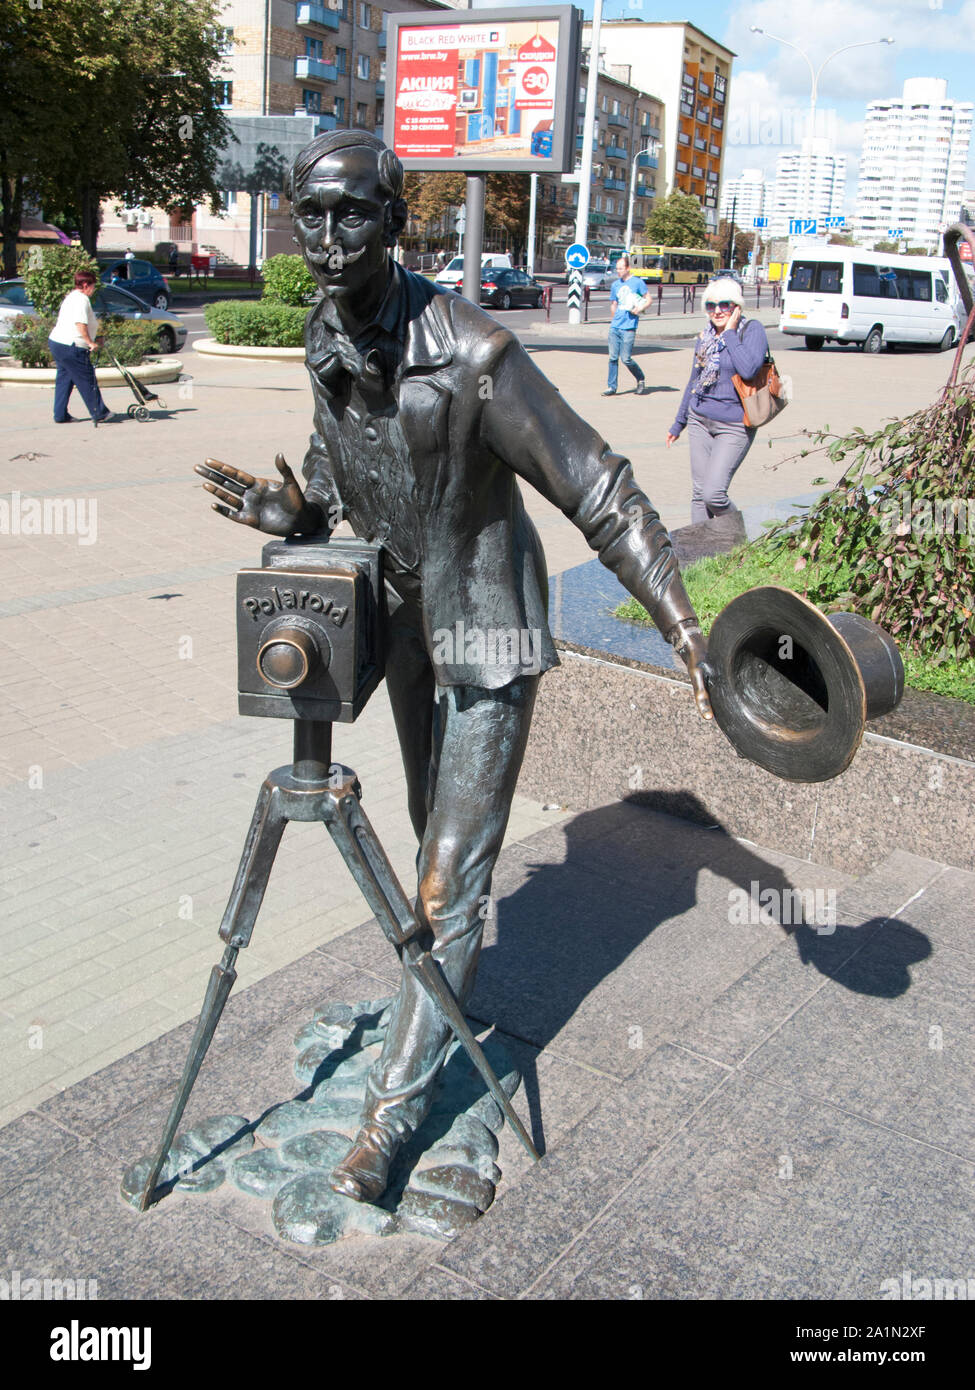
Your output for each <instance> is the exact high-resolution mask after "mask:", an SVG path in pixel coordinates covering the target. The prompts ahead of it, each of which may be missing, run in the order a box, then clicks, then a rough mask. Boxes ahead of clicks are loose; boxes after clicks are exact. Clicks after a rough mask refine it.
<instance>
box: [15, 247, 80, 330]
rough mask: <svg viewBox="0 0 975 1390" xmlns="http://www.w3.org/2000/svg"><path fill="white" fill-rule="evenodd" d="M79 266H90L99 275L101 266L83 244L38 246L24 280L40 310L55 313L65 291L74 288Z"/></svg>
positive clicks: (40, 311)
mask: <svg viewBox="0 0 975 1390" xmlns="http://www.w3.org/2000/svg"><path fill="white" fill-rule="evenodd" d="M79 270H90V271H92V272H94V274H95V276H96V278H97V275H98V267H97V265H96V264H95V262H94V260H93V259H92V258H91V256H89V254H88V252H87V251H85V250H83V249H82V247H80V246H44V247H40V246H36V247H34V248H33V250H32V251H31V253H30V256H29V257H28V262H27V268H26V270H25V271H24V284H25V285H26V286H27V293H28V294H29V295H30V299H31V303H32V304H33V305H34V308H35V309H36V310H37V312H38V313H39V314H56V313H57V312H58V310H59V309H60V307H61V301H62V299H64V296H65V295H66V294H69V293H70V292H71V290H73V289H74V277H75V274H76V272H77V271H79Z"/></svg>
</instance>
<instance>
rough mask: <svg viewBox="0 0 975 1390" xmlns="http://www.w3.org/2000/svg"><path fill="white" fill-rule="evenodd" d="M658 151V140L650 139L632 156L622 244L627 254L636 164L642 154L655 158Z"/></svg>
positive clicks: (634, 192)
mask: <svg viewBox="0 0 975 1390" xmlns="http://www.w3.org/2000/svg"><path fill="white" fill-rule="evenodd" d="M659 153H660V142H659V141H658V140H651V141H650V142H649V144H648V145H647V147H646V149H643V150H641V151H640V153H639V154H638V155H637V156H636V157H635V158H634V160H633V162H632V164H631V166H630V205H629V207H628V208H627V211H626V242H625V246H624V250H625V251H626V253H627V254H629V251H630V243H631V241H632V239H633V199H634V197H635V195H636V171H637V165H638V164H639V163H640V160H641V159H643V157H644V155H649V156H650V158H651V159H655V158H656V157H657V155H658V154H659Z"/></svg>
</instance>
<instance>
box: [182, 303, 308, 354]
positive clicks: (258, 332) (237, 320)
mask: <svg viewBox="0 0 975 1390" xmlns="http://www.w3.org/2000/svg"><path fill="white" fill-rule="evenodd" d="M203 312H204V315H205V317H206V321H207V328H208V329H209V331H210V334H211V336H212V337H213V338H214V339H215V340H216V341H217V342H218V343H228V344H233V345H234V346H237V347H302V346H303V344H304V341H305V319H306V318H307V317H308V310H307V309H304V308H293V307H292V306H291V305H288V304H279V303H277V302H275V301H274V300H266V299H262V300H260V301H259V302H258V303H254V302H253V301H244V302H243V303H240V302H234V301H233V300H227V299H224V300H221V301H220V302H219V303H217V304H208V305H207V306H206V308H205V309H204V311H203Z"/></svg>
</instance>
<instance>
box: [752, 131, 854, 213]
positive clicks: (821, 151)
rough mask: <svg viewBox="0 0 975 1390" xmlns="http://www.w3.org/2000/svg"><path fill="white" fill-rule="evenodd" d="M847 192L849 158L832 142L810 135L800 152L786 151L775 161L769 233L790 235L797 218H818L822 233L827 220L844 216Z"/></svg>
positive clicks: (804, 141)
mask: <svg viewBox="0 0 975 1390" xmlns="http://www.w3.org/2000/svg"><path fill="white" fill-rule="evenodd" d="M845 192H846V155H845V154H837V153H836V152H835V150H834V149H833V146H832V144H831V142H830V141H829V140H825V139H823V138H822V137H820V136H807V137H806V139H805V140H803V142H802V145H801V146H800V148H799V149H798V150H784V151H783V152H782V154H780V155H779V157H778V159H777V161H776V164H775V200H774V202H773V203H772V204H771V208H770V212H769V227H768V230H769V234H770V235H771V236H787V235H788V232H789V223H790V222H791V221H792V220H793V219H794V218H797V217H801V218H815V219H816V222H817V224H818V230H819V231H823V230H824V229H825V228H824V223H825V221H826V219H827V218H828V217H840V216H842V215H843V199H844V196H845Z"/></svg>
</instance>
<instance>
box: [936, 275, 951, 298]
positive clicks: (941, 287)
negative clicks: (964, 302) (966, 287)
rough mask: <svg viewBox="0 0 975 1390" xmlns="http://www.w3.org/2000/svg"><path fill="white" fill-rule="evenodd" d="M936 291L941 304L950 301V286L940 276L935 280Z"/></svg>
mask: <svg viewBox="0 0 975 1390" xmlns="http://www.w3.org/2000/svg"><path fill="white" fill-rule="evenodd" d="M934 292H935V294H936V295H937V297H938V303H939V304H947V303H948V286H947V285H946V284H945V282H944V281H943V280H942V279H941V277H940V276H939V277H938V279H937V280H935V282H934Z"/></svg>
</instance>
